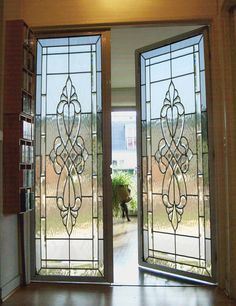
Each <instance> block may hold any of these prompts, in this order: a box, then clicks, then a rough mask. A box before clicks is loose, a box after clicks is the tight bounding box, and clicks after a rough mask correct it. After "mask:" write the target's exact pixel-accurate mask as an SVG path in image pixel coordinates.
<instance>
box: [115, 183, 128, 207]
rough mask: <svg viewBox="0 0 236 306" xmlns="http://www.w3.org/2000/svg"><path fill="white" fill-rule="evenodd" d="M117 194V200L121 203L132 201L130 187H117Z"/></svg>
mask: <svg viewBox="0 0 236 306" xmlns="http://www.w3.org/2000/svg"><path fill="white" fill-rule="evenodd" d="M116 192H117V199H118V201H119V202H120V203H121V202H129V201H130V191H129V188H128V185H117V186H116Z"/></svg>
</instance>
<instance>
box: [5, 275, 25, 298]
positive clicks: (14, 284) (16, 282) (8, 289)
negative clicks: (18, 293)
mask: <svg viewBox="0 0 236 306" xmlns="http://www.w3.org/2000/svg"><path fill="white" fill-rule="evenodd" d="M20 280H21V278H20V275H18V276H16V277H15V278H13V279H12V280H10V281H9V282H8V283H6V284H5V285H3V286H2V288H1V300H2V301H4V300H6V298H7V297H8V296H9V295H11V293H13V292H14V291H15V290H16V289H17V288H18V287H19V286H20Z"/></svg>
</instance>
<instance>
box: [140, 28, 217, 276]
mask: <svg viewBox="0 0 236 306" xmlns="http://www.w3.org/2000/svg"><path fill="white" fill-rule="evenodd" d="M208 75H209V55H208V37H207V29H206V28H204V29H200V30H198V31H194V32H191V33H188V34H185V35H183V36H181V37H177V38H173V39H170V40H168V41H164V42H161V43H158V44H155V45H151V46H147V47H144V48H142V49H139V50H136V77H137V80H136V84H137V109H138V131H137V135H138V136H137V139H138V141H139V143H138V169H139V182H138V185H139V264H140V266H141V267H146V268H151V269H156V270H162V271H166V272H169V273H172V274H176V275H184V276H187V277H191V278H195V279H201V280H206V281H214V275H215V271H214V267H215V265H214V263H213V260H212V258H213V255H212V254H213V252H212V250H213V248H212V222H211V215H212V211H211V209H210V203H211V201H210V199H211V197H210V195H211V194H210V188H209V186H210V184H209V178H210V172H209V147H211V146H209V141H208V114H207V111H208V109H209V106H210V104H209V102H210V101H209V100H210V99H209V82H208Z"/></svg>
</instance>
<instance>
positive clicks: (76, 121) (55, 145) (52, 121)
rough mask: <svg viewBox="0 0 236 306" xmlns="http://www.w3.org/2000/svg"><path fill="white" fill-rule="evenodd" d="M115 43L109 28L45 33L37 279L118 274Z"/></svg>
mask: <svg viewBox="0 0 236 306" xmlns="http://www.w3.org/2000/svg"><path fill="white" fill-rule="evenodd" d="M109 43H110V42H109V32H108V31H104V32H101V33H95V34H91V33H90V34H89V35H88V34H87V35H86V34H83V35H79V36H64V37H58V38H40V39H38V43H37V87H36V116H35V117H36V119H35V121H36V122H35V123H36V130H35V152H36V155H35V173H36V175H35V234H34V245H35V251H34V253H35V260H34V267H33V271H35V275H34V278H37V279H53V280H62V279H63V280H75V279H76V280H81V281H108V282H111V281H112V234H111V233H112V227H111V221H109V220H111V219H112V218H111V210H112V208H111V204H110V203H111V201H110V189H111V188H109V186H111V183H110V175H109V174H110V102H109V100H108V99H107V97H109V96H108V92H109V88H108V87H107V86H108V85H107V84H109V82H106V80H109V78H110V72H109V65H110V56H109ZM104 186H106V188H104ZM104 216H106V217H104Z"/></svg>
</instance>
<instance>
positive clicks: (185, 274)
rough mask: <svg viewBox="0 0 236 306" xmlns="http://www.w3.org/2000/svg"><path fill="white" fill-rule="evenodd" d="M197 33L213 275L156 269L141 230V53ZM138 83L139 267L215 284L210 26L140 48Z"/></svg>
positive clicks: (138, 50)
mask: <svg viewBox="0 0 236 306" xmlns="http://www.w3.org/2000/svg"><path fill="white" fill-rule="evenodd" d="M198 34H203V35H204V60H205V79H206V101H207V104H206V105H207V124H208V144H209V148H208V150H209V152H208V154H209V157H208V169H209V193H210V221H211V222H210V228H211V263H212V277H206V276H201V275H197V274H191V273H188V272H183V271H181V270H177V274H175V273H174V269H172V268H169V267H164V266H158V268H157V270H156V269H154V268H153V266H152V265H151V264H149V263H147V262H145V261H144V260H143V258H142V254H143V231H142V222H143V216H142V201H143V200H142V192H141V190H142V186H143V181H142V175H141V171H142V157H141V152H142V139H141V135H142V134H141V102H140V101H141V91H140V88H141V82H140V80H141V74H140V72H141V69H140V61H139V58H140V54H141V53H143V52H146V51H150V49H156V48H159V47H163V46H164V45H169V44H171V43H175V42H178V41H181V40H184V39H187V38H189V37H191V36H195V35H198ZM135 63H136V65H135V84H136V109H137V169H138V171H137V172H138V173H137V180H138V185H137V191H138V192H137V194H138V224H139V226H138V253H139V255H138V263H139V266H140V268H141V269H142V268H143V269H148V270H151V271H156V273H158V271H159V272H160V273H166V274H169V275H172V276H175V277H184V278H189V279H191V280H196V281H205V282H208V283H216V276H217V271H216V267H217V262H216V258H217V257H216V254H217V250H216V246H217V244H216V212H215V211H216V207H215V190H216V184H215V179H214V178H215V155H214V137H213V128H214V125H213V120H212V114H213V101H212V94H211V92H212V89H211V87H212V85H211V62H210V43H209V27H208V26H203V27H200V28H198V29H196V30H193V31H189V32H186V33H183V34H180V35H177V36H174V37H171V38H168V39H166V40H162V41H160V42H157V43H154V44H151V45H148V46H144V47H143V48H139V49H137V50H136V52H135Z"/></svg>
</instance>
